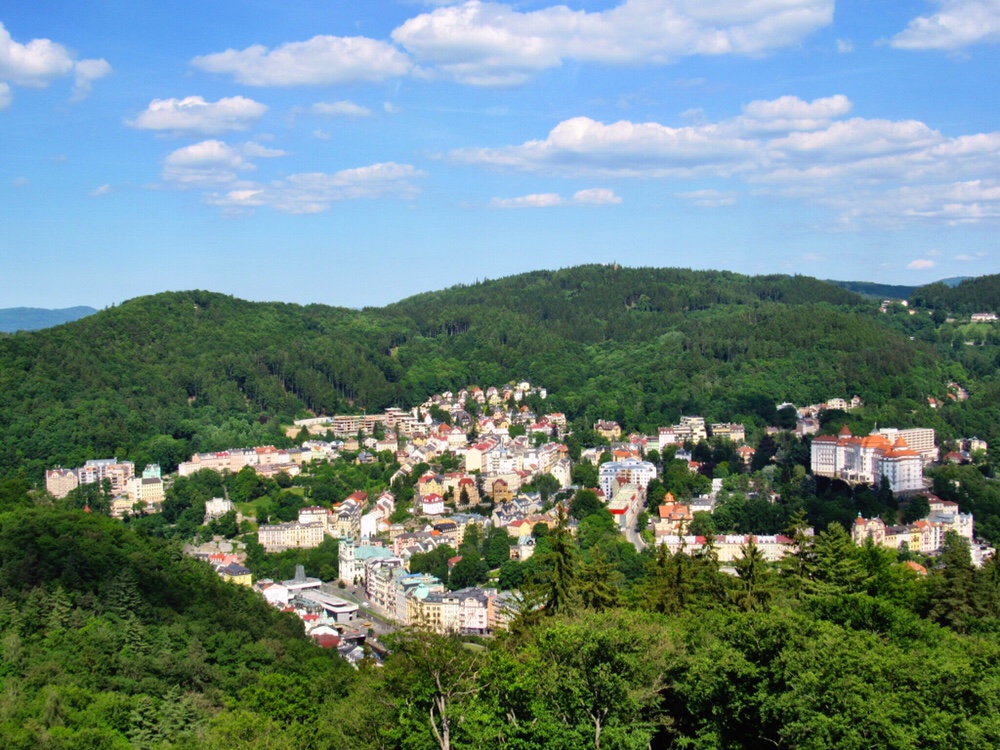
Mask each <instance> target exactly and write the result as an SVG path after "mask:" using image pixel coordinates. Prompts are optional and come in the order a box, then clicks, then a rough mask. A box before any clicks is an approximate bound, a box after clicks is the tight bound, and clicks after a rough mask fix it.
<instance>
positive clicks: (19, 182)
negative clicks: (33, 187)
mask: <svg viewBox="0 0 1000 750" xmlns="http://www.w3.org/2000/svg"><path fill="white" fill-rule="evenodd" d="M28 184H29V181H28V178H27V177H15V178H14V179H13V180H11V181H10V186H11V187H12V188H23V187H27V186H28Z"/></svg>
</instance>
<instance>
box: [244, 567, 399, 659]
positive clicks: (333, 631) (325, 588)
mask: <svg viewBox="0 0 1000 750" xmlns="http://www.w3.org/2000/svg"><path fill="white" fill-rule="evenodd" d="M253 588H254V590H256V591H257V592H258V593H260V595H261V596H263V597H264V599H265V601H267V602H268V603H269V604H271V605H272V606H274V607H276V608H278V609H280V610H281V611H283V612H288V613H291V614H294V615H295V616H297V617H298V618H299V619H300V620H302V624H303V625H304V626H305V631H306V635H308V636H309V637H311V638H312V639H313V640H314V641H316V643H318V644H319V645H320V646H322V647H323V648H328V649H336V650H337V651H338V652H339V653H340V655H341V656H343V657H344V658H345V659H347V661H348V662H350V663H351V664H354V665H355V666H356V665H357V664H358V663H359V662H360V661H361V660H362V659H364V658H366V656H370V655H374V656H375V657H377V656H378V655H379V651H380V650H379V649H378V645H377V643H374V642H372V641H369V639H368V634H367V632H365V630H364V629H363V627H364V625H366V624H367V625H370V624H371V623H363V622H362V621H361V618H360V616H359V615H360V608H359V607H358V605H357V604H356V603H355V602H351V601H348V600H347V599H345V598H344V597H342V596H338V595H337V592H338V589H336V588H335V587H334V586H332V585H330V584H329V583H324V582H323V581H321V580H320V579H318V578H312V577H310V576H307V575H306V574H305V569H304V568H303V566H301V565H297V566H296V568H295V577H294V578H291V579H290V580H287V581H272V580H271V579H269V578H265V579H262V580H260V581H257V583H255V584H254V585H253ZM366 643H368V644H369V645H370V646H371V649H374V654H373V652H372V650H371V649H369V650H368V651H366V650H365V648H364V646H365V644H366Z"/></svg>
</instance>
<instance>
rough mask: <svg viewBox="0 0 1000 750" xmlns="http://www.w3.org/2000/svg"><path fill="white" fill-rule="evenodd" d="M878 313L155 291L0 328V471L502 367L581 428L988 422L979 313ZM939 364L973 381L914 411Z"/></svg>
mask: <svg viewBox="0 0 1000 750" xmlns="http://www.w3.org/2000/svg"><path fill="white" fill-rule="evenodd" d="M968 285H969V282H967V283H966V284H963V285H961V286H959V287H958V288H957V290H956V291H958V290H962V289H964V288H965V287H966V286H968ZM897 312H899V311H891V312H890V314H887V315H880V314H879V313H878V312H877V307H876V306H875V305H873V304H872V303H871V302H870V301H868V300H866V299H864V298H863V297H861V296H859V295H857V294H854V293H852V292H850V291H848V290H845V289H842V288H840V287H838V286H835V285H834V284H830V283H826V282H821V281H817V280H816V279H812V278H808V277H800V276H795V277H789V276H761V277H748V276H742V275H739V274H734V273H728V272H695V271H687V270H682V269H649V268H642V269H626V268H615V267H608V266H596V265H595V266H581V267H577V268H570V269H565V270H561V271H554V272H535V273H529V274H522V275H519V276H512V277H509V278H505V279H500V280H496V281H484V282H481V283H477V284H474V285H467V286H458V287H453V288H450V289H446V290H443V291H439V292H432V293H428V294H422V295H418V296H416V297H413V298H410V299H407V300H403V301H402V302H399V303H397V304H394V305H390V306H388V307H385V308H368V309H364V310H348V309H343V308H335V307H327V306H322V305H307V306H299V305H291V304H281V303H251V302H246V301H242V300H238V299H234V298H232V297H228V296H225V295H221V294H214V293H210V292H201V291H193V292H175V293H164V294H158V295H154V296H151V297H142V298H137V299H134V300H130V301H128V302H125V303H123V304H121V305H119V306H117V307H114V308H110V309H107V310H103V311H101V312H99V313H97V314H95V315H92V316H89V317H87V318H84V319H82V320H79V321H76V322H73V323H69V324H66V325H63V326H59V327H57V328H52V329H48V330H45V331H38V332H32V333H19V334H15V335H12V336H8V337H4V338H2V339H0V393H3V396H2V398H0V475H5V476H9V475H12V474H16V473H18V472H24V473H25V475H26V476H27V477H29V478H30V479H31V480H33V481H38V480H39V479H40V478H41V476H42V472H43V470H44V469H45V468H47V467H50V466H53V465H56V464H62V465H67V466H73V465H78V464H80V463H82V462H83V461H84V460H85V459H87V458H93V457H95V456H112V455H117V456H118V457H120V458H130V459H133V460H135V461H137V462H138V463H139V464H143V463H145V462H147V461H150V462H158V463H160V464H161V465H162V466H164V467H165V468H168V469H169V468H171V467H172V466H174V465H176V463H177V462H178V461H180V460H183V459H184V458H186V457H187V456H189V455H190V454H191V453H192V452H193V451H196V450H213V449H221V448H226V447H231V446H237V445H248V444H253V443H262V442H270V443H280V442H281V441H282V440H283V439H284V438H283V436H282V434H281V431H280V429H279V425H278V423H279V422H285V423H287V422H288V421H289V420H291V419H292V418H294V417H295V416H296V415H305V414H308V413H326V414H330V413H335V412H349V411H360V410H361V409H368V410H380V409H382V408H384V407H386V406H390V405H400V406H406V407H409V406H411V405H413V404H414V403H417V402H419V401H420V400H422V399H424V398H425V397H426V396H428V395H429V394H431V393H435V392H439V391H441V390H444V389H457V388H460V387H463V386H465V385H468V384H472V383H479V384H482V385H483V386H484V387H485V386H486V385H489V384H500V383H503V382H507V381H510V380H512V379H515V378H518V379H519V378H527V379H530V380H531V381H533V382H536V383H539V384H541V385H544V386H546V387H547V388H548V389H549V391H550V393H551V394H552V396H551V397H550V399H549V401H548V402H547V404H546V406H547V408H548V409H550V410H561V411H563V412H565V413H566V414H567V415H568V416H569V418H570V419H571V420H573V421H574V422H575V423H576V424H578V425H580V426H584V425H586V424H588V423H591V422H593V421H594V420H595V419H597V418H610V419H617V420H618V421H620V422H621V423H622V424H623V425H624V426H625V428H626V429H636V430H653V429H655V428H656V427H657V426H659V425H661V424H668V423H672V422H673V421H675V420H676V419H677V417H678V416H679V415H680V414H682V413H698V414H702V415H704V416H705V417H706V418H708V419H709V420H734V421H744V422H746V423H747V424H748V425H749V426H750V427H751V428H753V427H762V426H764V425H766V424H768V423H770V421H771V420H772V419H773V418H774V407H775V405H776V404H778V403H780V402H783V401H793V402H796V403H812V402H816V401H822V400H825V399H827V398H831V397H833V396H838V395H839V396H848V397H849V396H851V395H854V394H858V395H861V396H862V398H863V399H864V400H865V402H866V403H867V404H869V405H870V406H871V408H872V416H873V418H876V419H878V421H880V422H882V423H886V424H888V423H893V424H898V425H899V426H910V425H913V424H924V423H929V424H930V426H935V427H936V428H937V429H939V431H940V432H941V434H942V437H945V438H947V437H952V436H962V435H966V436H967V435H971V434H978V435H979V436H981V437H986V438H987V439H990V438H991V437H993V436H994V435H996V430H997V427H996V425H997V424H998V423H1000V418H998V417H1000V415H998V414H997V409H998V406H997V404H998V403H1000V399H998V398H997V395H998V388H1000V385H998V383H997V379H996V371H997V356H998V353H1000V347H998V344H1000V341H998V337H997V334H996V331H995V330H993V329H992V328H990V326H989V325H988V324H987V325H985V328H983V329H982V330H980V331H978V332H977V331H972V332H970V331H967V330H965V329H960V328H959V327H958V324H952V323H948V322H945V321H940V320H936V319H932V317H931V316H929V315H925V314H921V315H919V316H908V315H906V314H895V313H897ZM904 312H905V311H904ZM970 335H972V336H973V341H972V343H973V344H974V346H969V345H966V342H967V339H968V336H970ZM951 380H958V381H961V382H962V384H963V385H965V386H966V387H967V388H968V389H969V390H970V392H971V393H972V399H971V400H970V401H969V402H965V403H964V404H961V405H956V406H955V407H954V408H949V409H948V410H947V411H946V413H941V414H931V413H930V411H929V410H928V409H927V407H926V397H927V396H935V397H937V398H938V399H940V400H946V399H947V393H948V391H947V383H948V382H949V381H951ZM949 406H951V405H949Z"/></svg>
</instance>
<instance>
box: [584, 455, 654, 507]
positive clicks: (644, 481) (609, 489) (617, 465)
mask: <svg viewBox="0 0 1000 750" xmlns="http://www.w3.org/2000/svg"><path fill="white" fill-rule="evenodd" d="M655 476H656V467H655V466H653V464H651V463H649V461H640V460H639V459H638V458H626V459H624V460H622V461H608V462H607V463H604V464H601V468H600V472H599V475H598V484H599V485H600V487H601V491H602V492H603V493H604V497H606V498H611V497H614V494H615V489H614V483H615V480H616V479H617V480H618V483H619V484H634V485H637V486H638V487H639V489H641V490H642V491H643V492H645V491H646V486H647V485H648V484H649V480H651V479H653V478H654V477H655Z"/></svg>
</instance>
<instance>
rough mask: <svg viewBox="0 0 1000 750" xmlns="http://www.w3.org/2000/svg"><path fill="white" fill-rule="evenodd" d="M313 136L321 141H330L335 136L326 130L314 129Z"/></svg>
mask: <svg viewBox="0 0 1000 750" xmlns="http://www.w3.org/2000/svg"><path fill="white" fill-rule="evenodd" d="M312 136H313V138H316V139H317V140H320V141H328V140H330V139H331V138H333V136H332V135H330V134H329V133H327V132H326V131H325V130H314V131H313V132H312Z"/></svg>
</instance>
